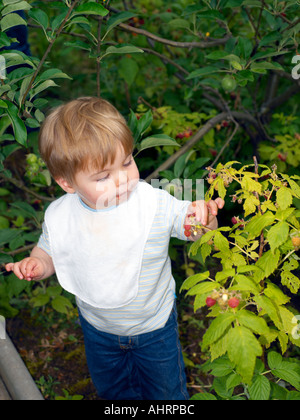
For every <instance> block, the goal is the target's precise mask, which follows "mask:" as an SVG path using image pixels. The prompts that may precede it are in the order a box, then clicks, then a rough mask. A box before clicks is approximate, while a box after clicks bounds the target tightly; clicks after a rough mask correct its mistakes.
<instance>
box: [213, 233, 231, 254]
mask: <svg viewBox="0 0 300 420" xmlns="http://www.w3.org/2000/svg"><path fill="white" fill-rule="evenodd" d="M214 244H215V247H216V248H217V249H219V250H220V251H221V252H225V253H228V252H229V242H228V240H227V239H226V238H225V236H223V235H222V233H221V232H216V233H215V239H214Z"/></svg>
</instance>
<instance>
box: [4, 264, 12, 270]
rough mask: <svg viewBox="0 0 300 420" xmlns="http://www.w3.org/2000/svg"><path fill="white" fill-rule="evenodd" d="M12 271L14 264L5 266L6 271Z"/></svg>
mask: <svg viewBox="0 0 300 420" xmlns="http://www.w3.org/2000/svg"><path fill="white" fill-rule="evenodd" d="M13 269H14V263H9V264H6V266H5V270H6V271H12V270H13Z"/></svg>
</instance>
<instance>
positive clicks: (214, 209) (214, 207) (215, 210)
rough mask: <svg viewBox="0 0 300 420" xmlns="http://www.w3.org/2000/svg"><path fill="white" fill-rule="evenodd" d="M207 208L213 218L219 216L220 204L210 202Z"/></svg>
mask: <svg viewBox="0 0 300 420" xmlns="http://www.w3.org/2000/svg"><path fill="white" fill-rule="evenodd" d="M207 207H208V208H209V209H210V212H211V214H212V215H213V216H216V215H217V214H218V204H217V203H216V201H214V200H210V201H209V202H208V203H207Z"/></svg>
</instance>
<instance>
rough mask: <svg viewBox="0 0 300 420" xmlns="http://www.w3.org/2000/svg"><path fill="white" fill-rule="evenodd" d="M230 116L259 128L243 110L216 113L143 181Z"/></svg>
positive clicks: (155, 176) (153, 176) (154, 175)
mask: <svg viewBox="0 0 300 420" xmlns="http://www.w3.org/2000/svg"><path fill="white" fill-rule="evenodd" d="M230 117H233V118H234V120H236V121H238V122H239V121H244V122H248V123H250V124H252V125H254V126H255V127H256V128H258V129H259V126H258V124H257V121H256V119H255V118H254V117H252V116H251V115H250V114H246V113H243V112H236V111H234V112H231V113H228V112H222V113H221V114H218V115H216V116H215V117H213V118H211V119H210V120H209V121H208V122H207V123H206V124H204V126H203V127H201V128H200V130H199V131H197V133H196V134H195V135H194V136H192V137H191V138H190V140H189V141H188V142H187V143H186V144H185V145H183V146H182V147H181V148H180V149H179V150H178V151H177V152H176V153H174V155H172V156H170V157H169V158H168V159H167V160H166V161H165V162H164V163H163V164H162V165H160V166H159V167H158V168H157V169H156V170H155V171H154V172H152V174H150V175H149V176H148V177H147V178H146V179H145V181H146V182H150V181H151V179H155V178H157V177H158V176H159V173H160V172H162V171H165V170H166V169H168V168H170V167H171V166H172V165H173V164H174V163H175V162H176V161H177V159H178V158H179V157H180V156H182V155H183V154H184V153H186V152H187V151H188V150H190V149H191V148H192V147H194V146H195V145H196V144H197V143H198V142H199V140H201V138H202V137H203V136H204V135H205V134H207V133H208V132H209V131H210V130H211V129H212V128H214V127H215V126H216V125H217V124H219V123H220V122H221V121H223V120H225V119H226V118H230ZM234 134H235V133H234Z"/></svg>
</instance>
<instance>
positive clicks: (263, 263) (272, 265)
mask: <svg viewBox="0 0 300 420" xmlns="http://www.w3.org/2000/svg"><path fill="white" fill-rule="evenodd" d="M279 259H280V251H279V250H278V249H276V250H275V251H274V253H273V252H272V251H271V250H269V251H267V252H265V253H264V254H263V256H262V257H261V258H260V259H259V260H258V261H257V262H256V263H255V266H256V267H258V268H260V269H261V271H257V272H255V273H254V278H255V280H257V281H260V280H263V279H264V278H266V277H269V276H270V275H271V274H272V273H274V271H275V270H276V268H277V266H278V263H279Z"/></svg>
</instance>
